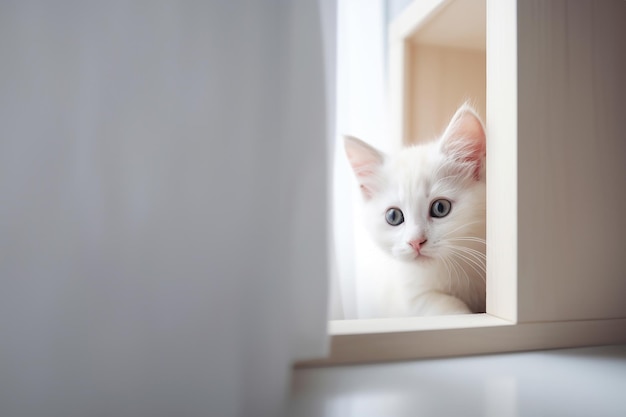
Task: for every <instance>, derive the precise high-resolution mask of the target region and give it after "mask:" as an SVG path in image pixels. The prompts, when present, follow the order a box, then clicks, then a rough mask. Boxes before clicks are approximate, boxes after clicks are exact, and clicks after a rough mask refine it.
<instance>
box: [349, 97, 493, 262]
mask: <svg viewBox="0 0 626 417" xmlns="http://www.w3.org/2000/svg"><path fill="white" fill-rule="evenodd" d="M345 147H346V152H347V155H348V159H349V161H350V164H351V166H352V169H353V170H354V173H355V174H356V177H357V181H358V183H359V186H360V189H361V193H362V196H363V200H364V205H365V211H364V213H365V214H364V215H365V221H366V224H367V226H368V228H369V229H370V231H371V233H372V236H373V237H374V240H375V241H376V242H377V243H378V244H379V245H380V246H381V247H382V248H383V249H384V250H386V251H387V252H389V253H390V254H391V255H392V256H394V257H396V258H398V259H401V260H406V261H418V262H421V261H428V260H433V259H446V258H449V257H450V256H451V255H454V254H457V255H459V254H464V255H465V256H469V255H468V250H469V251H471V250H482V251H483V252H484V236H485V131H484V129H483V125H482V123H481V121H480V119H479V118H478V116H477V115H476V112H475V111H474V110H473V109H472V108H471V107H470V106H469V105H467V104H465V105H463V106H461V108H459V110H458V111H457V112H456V114H455V115H454V116H453V118H452V120H451V122H450V124H449V126H448V127H447V129H446V130H445V132H444V134H443V135H442V136H441V137H440V138H439V139H438V140H437V141H434V142H431V143H427V144H423V145H417V146H411V147H407V148H404V149H402V150H401V151H400V152H398V153H397V154H394V155H385V154H383V153H382V152H380V151H378V150H376V149H375V148H373V147H371V146H370V145H368V144H366V143H365V142H362V141H361V140H359V139H356V138H353V137H346V138H345ZM481 245H483V246H482V247H480V246H481Z"/></svg>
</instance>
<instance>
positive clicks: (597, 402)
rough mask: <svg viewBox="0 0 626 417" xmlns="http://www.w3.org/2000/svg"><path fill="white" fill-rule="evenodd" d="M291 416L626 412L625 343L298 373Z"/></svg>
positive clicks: (519, 416)
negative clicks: (621, 344)
mask: <svg viewBox="0 0 626 417" xmlns="http://www.w3.org/2000/svg"><path fill="white" fill-rule="evenodd" d="M293 389H294V391H293V394H292V401H291V413H290V416H292V417H314V416H315V417H351V416H354V417H370V416H371V417H379V416H388V417H396V416H397V417H401V416H407V417H409V416H410V417H413V416H433V417H440V416H482V417H525V416H528V417H537V416H555V417H557V416H558V417H561V416H594V417H604V416H607V417H608V416H615V417H618V416H620V417H623V416H625V415H626V394H625V393H626V345H623V346H606V347H597V348H585V349H567V350H558V351H542V352H528V353H516V354H501V355H487V356H475V357H465V358H451V359H437V360H422V361H413V362H398V363H390V364H376V365H363V366H344V367H335V368H319V369H301V370H296V371H295V374H294V381H293Z"/></svg>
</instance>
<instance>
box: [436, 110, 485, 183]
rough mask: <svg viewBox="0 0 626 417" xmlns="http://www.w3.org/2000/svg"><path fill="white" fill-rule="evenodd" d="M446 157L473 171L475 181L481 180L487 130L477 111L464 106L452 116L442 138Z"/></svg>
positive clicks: (442, 147)
mask: <svg viewBox="0 0 626 417" xmlns="http://www.w3.org/2000/svg"><path fill="white" fill-rule="evenodd" d="M441 149H442V151H443V153H444V154H445V155H447V156H448V157H450V158H452V159H454V160H455V161H458V162H461V163H463V165H467V166H469V167H471V168H472V169H473V176H474V178H475V179H480V177H481V172H482V167H483V165H484V159H485V154H486V149H487V147H486V138H485V128H484V127H483V123H482V122H481V121H480V117H479V116H478V114H477V113H476V111H475V110H474V109H473V108H472V106H470V105H469V104H468V103H465V104H463V105H462V106H461V107H460V108H459V109H458V110H457V111H456V113H455V114H454V116H452V120H451V121H450V124H449V125H448V127H447V128H446V131H445V132H444V134H443V136H442V138H441Z"/></svg>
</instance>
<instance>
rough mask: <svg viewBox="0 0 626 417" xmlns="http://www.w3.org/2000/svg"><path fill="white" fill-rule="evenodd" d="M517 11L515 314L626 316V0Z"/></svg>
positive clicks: (537, 5) (529, 317)
mask: <svg viewBox="0 0 626 417" xmlns="http://www.w3.org/2000/svg"><path fill="white" fill-rule="evenodd" d="M517 12H518V13H517V16H518V28H517V30H518V46H517V47H518V100H519V101H518V158H519V159H518V160H519V170H518V175H519V177H518V186H519V194H518V215H519V224H518V227H519V230H518V232H519V240H518V245H519V247H518V250H519V252H518V256H519V277H518V280H519V282H518V285H519V287H518V289H519V294H518V295H519V299H518V303H519V304H518V308H519V309H518V319H519V320H520V321H521V322H531V321H557V320H582V319H585V320H586V319H600V318H616V317H626V303H625V302H624V295H626V256H624V254H623V248H624V240H625V239H624V237H625V236H626V221H625V216H626V193H625V192H624V186H625V185H626V163H625V160H624V158H625V157H626V136H625V134H624V121H625V120H626V111H625V109H626V106H624V103H623V102H624V97H625V95H626V89H625V88H624V87H625V83H624V77H625V74H626V65H625V62H626V48H624V41H626V25H624V21H626V2H624V1H602V2H597V1H591V0H587V1H582V0H581V1H576V2H569V1H564V0H561V1H556V0H555V1H549V2H546V1H542V0H531V1H527V0H524V1H519V2H518V4H517Z"/></svg>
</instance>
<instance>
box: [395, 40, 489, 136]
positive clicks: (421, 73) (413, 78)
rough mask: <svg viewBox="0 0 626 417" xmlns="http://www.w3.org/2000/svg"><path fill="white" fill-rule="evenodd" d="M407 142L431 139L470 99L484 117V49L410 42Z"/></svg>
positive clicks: (438, 133) (441, 130) (439, 132)
mask: <svg viewBox="0 0 626 417" xmlns="http://www.w3.org/2000/svg"><path fill="white" fill-rule="evenodd" d="M409 48H410V49H409V53H410V54H409V59H410V65H409V68H408V70H409V74H408V76H409V78H410V80H409V82H408V88H409V91H407V93H408V95H409V108H408V113H407V117H406V119H407V120H408V128H409V129H408V132H407V139H408V141H407V142H408V143H419V142H424V141H428V140H432V139H433V138H435V137H437V136H438V135H440V134H441V132H443V130H444V129H445V127H446V126H447V125H448V122H449V121H450V117H452V115H453V114H454V112H455V111H456V109H457V108H458V107H459V105H460V104H462V103H463V102H464V101H466V100H470V101H471V102H472V104H474V105H475V106H476V109H477V110H478V112H479V113H480V114H481V116H482V117H483V118H484V117H485V101H486V100H485V91H486V86H485V83H486V80H485V79H486V76H485V66H486V57H485V51H484V50H476V49H463V48H451V47H445V46H439V45H428V44H415V43H411V44H409Z"/></svg>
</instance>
